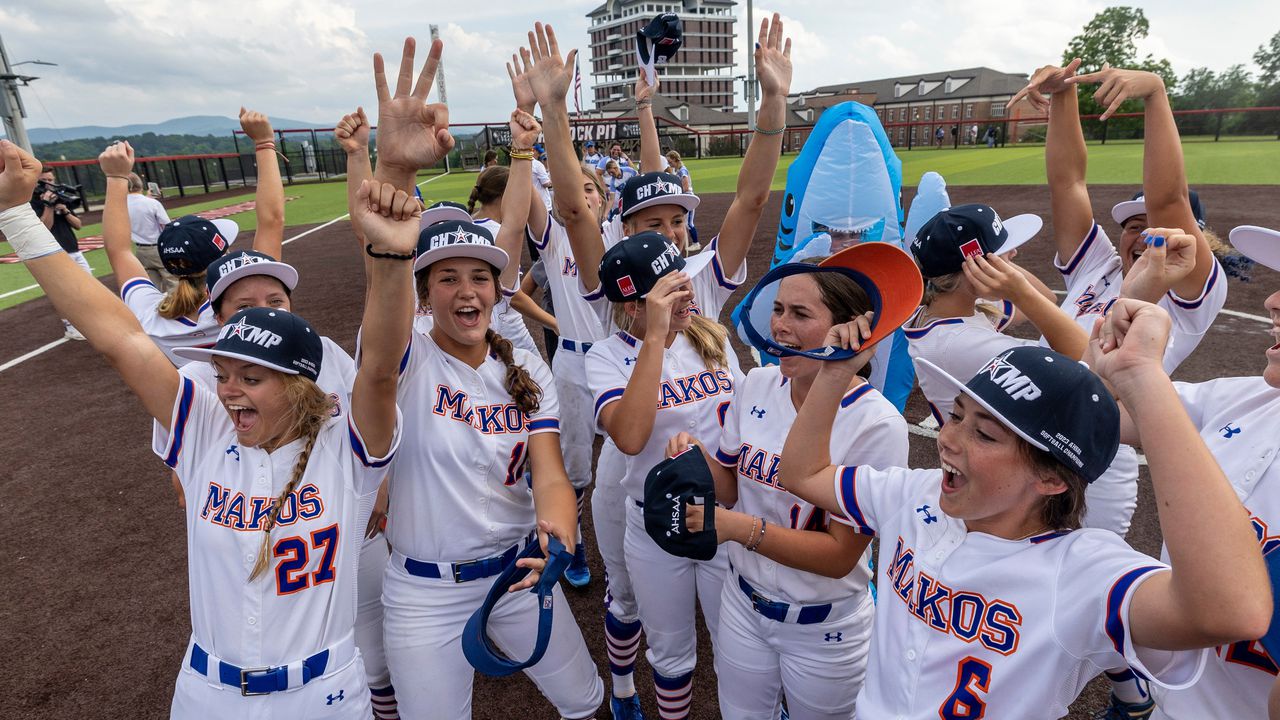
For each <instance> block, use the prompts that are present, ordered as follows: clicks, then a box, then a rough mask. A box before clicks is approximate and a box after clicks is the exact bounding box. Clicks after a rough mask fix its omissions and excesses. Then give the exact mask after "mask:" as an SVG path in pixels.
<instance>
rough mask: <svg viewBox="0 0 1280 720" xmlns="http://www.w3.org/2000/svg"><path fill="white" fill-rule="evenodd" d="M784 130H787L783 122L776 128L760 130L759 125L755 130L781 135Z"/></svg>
mask: <svg viewBox="0 0 1280 720" xmlns="http://www.w3.org/2000/svg"><path fill="white" fill-rule="evenodd" d="M786 131H787V126H786V125H785V124H784V125H783V126H782V127H780V128H778V129H777V130H761V129H760V128H759V127H757V128H756V132H757V133H760V134H761V135H781V134H782V133H784V132H786Z"/></svg>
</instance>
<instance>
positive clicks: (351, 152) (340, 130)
mask: <svg viewBox="0 0 1280 720" xmlns="http://www.w3.org/2000/svg"><path fill="white" fill-rule="evenodd" d="M369 129H370V128H369V118H368V116H366V115H365V114H364V108H363V107H357V108H356V111H355V112H353V113H348V114H346V115H343V116H342V119H341V120H339V121H338V124H337V125H336V126H334V128H333V137H334V139H335V140H337V141H338V145H339V146H340V147H341V148H342V151H343V152H344V153H346V155H347V214H348V215H349V216H350V217H351V233H352V234H353V235H354V236H355V239H356V247H358V248H359V249H360V256H361V257H363V258H364V277H365V291H366V293H367V292H368V288H369V276H370V274H371V273H372V268H371V267H370V266H371V265H372V263H373V258H371V257H369V256H368V255H367V254H366V253H365V252H364V246H365V243H366V242H368V241H367V240H366V239H365V236H364V230H363V229H362V228H361V227H360V221H359V220H358V219H357V218H358V217H359V210H358V208H356V203H357V202H358V200H357V199H356V195H357V194H358V193H359V192H360V186H361V185H363V184H364V181H365V180H372V179H373V165H371V164H370V162H369ZM365 300H366V302H367V301H368V298H365Z"/></svg>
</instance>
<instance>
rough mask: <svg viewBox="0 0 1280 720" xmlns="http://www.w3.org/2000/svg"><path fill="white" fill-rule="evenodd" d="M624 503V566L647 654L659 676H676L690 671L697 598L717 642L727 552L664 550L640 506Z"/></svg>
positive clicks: (695, 645)
mask: <svg viewBox="0 0 1280 720" xmlns="http://www.w3.org/2000/svg"><path fill="white" fill-rule="evenodd" d="M626 507H627V536H626V555H627V568H628V569H629V570H630V571H631V580H632V582H633V583H634V587H635V593H636V604H637V607H638V608H639V610H640V623H641V624H642V625H643V626H644V636H645V641H646V642H647V643H648V645H649V648H648V650H646V651H645V657H647V658H648V659H649V665H651V666H652V667H653V669H654V670H655V671H656V672H658V673H659V674H660V675H664V676H666V677H678V676H680V675H684V674H685V673H688V672H692V671H693V667H694V665H695V664H696V662H697V658H698V636H697V629H696V624H695V616H696V607H695V603H696V604H697V605H701V606H702V617H703V619H704V620H706V623H707V630H708V631H710V633H711V638H712V641H713V645H712V647H713V648H714V647H715V645H714V640H715V638H716V635H717V628H718V627H719V621H720V597H721V590H722V589H723V587H724V583H725V578H726V577H727V576H728V574H729V559H728V556H729V554H728V553H726V552H717V553H716V556H715V557H714V558H712V559H710V560H706V561H701V560H690V559H688V558H682V557H676V556H675V555H668V554H667V553H666V551H664V550H663V549H662V548H660V547H658V544H657V543H655V542H654V541H653V539H652V538H650V537H649V534H648V533H646V532H645V530H644V511H643V510H641V509H640V507H639V506H637V505H636V503H635V501H634V500H628V501H627V502H626Z"/></svg>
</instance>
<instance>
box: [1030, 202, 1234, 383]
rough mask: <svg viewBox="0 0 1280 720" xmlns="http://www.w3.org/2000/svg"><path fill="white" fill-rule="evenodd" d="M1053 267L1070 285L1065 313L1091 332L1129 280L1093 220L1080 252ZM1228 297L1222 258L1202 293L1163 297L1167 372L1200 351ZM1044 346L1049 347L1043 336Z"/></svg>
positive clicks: (1058, 259) (1210, 274)
mask: <svg viewBox="0 0 1280 720" xmlns="http://www.w3.org/2000/svg"><path fill="white" fill-rule="evenodd" d="M1053 265H1054V267H1056V268H1057V269H1058V272H1060V273H1062V277H1063V280H1065V281H1066V283H1067V295H1066V297H1065V298H1064V299H1063V301H1062V309H1063V311H1064V312H1066V313H1067V315H1069V316H1071V317H1073V318H1075V319H1076V322H1078V323H1080V325H1081V327H1083V328H1084V329H1085V330H1086V331H1092V330H1093V323H1094V321H1095V320H1097V319H1098V318H1099V317H1100V316H1102V315H1105V314H1106V312H1107V311H1108V310H1110V309H1111V305H1112V304H1113V303H1115V300H1116V298H1117V297H1119V296H1120V283H1121V282H1122V281H1123V280H1124V277H1123V275H1122V274H1121V268H1122V264H1121V261H1120V254H1119V253H1118V252H1116V248H1115V246H1114V245H1112V244H1111V239H1110V238H1108V237H1107V233H1106V232H1105V231H1104V230H1103V229H1102V226H1101V225H1098V224H1097V223H1094V224H1093V229H1091V230H1090V231H1089V234H1088V235H1086V236H1085V238H1084V241H1082V242H1081V243H1080V247H1078V248H1076V252H1075V254H1074V255H1072V256H1071V257H1070V258H1068V259H1067V261H1066V262H1062V261H1061V259H1060V258H1057V257H1055V258H1054V260H1053ZM1226 301H1227V278H1226V275H1225V273H1223V270H1222V266H1221V265H1219V264H1218V261H1217V260H1214V261H1213V270H1212V271H1211V272H1210V273H1209V279H1208V280H1206V281H1205V283H1204V289H1203V290H1201V291H1200V295H1199V297H1196V298H1193V299H1190V300H1187V299H1184V298H1180V297H1178V296H1177V295H1175V294H1174V293H1173V291H1172V290H1170V291H1169V292H1167V293H1165V295H1164V297H1162V298H1160V302H1159V303H1157V304H1158V305H1159V306H1160V307H1162V308H1164V309H1165V310H1166V311H1167V312H1168V313H1169V317H1171V318H1173V327H1172V328H1171V329H1170V331H1169V346H1168V347H1167V348H1166V349H1165V353H1164V369H1165V372H1167V373H1172V372H1173V371H1174V370H1176V369H1177V368H1178V366H1179V365H1181V364H1182V361H1183V360H1186V359H1187V356H1188V355H1190V354H1191V353H1192V351H1194V350H1195V349H1196V346H1197V345H1199V344H1200V339H1201V338H1203V337H1204V334H1205V332H1206V331H1208V329H1209V326H1210V325H1212V324H1213V320H1214V318H1216V317H1217V316H1218V311H1220V310H1222V306H1223V304H1224V303H1226ZM1041 345H1044V346H1046V347H1047V346H1048V345H1047V343H1045V342H1044V340H1043V339H1041Z"/></svg>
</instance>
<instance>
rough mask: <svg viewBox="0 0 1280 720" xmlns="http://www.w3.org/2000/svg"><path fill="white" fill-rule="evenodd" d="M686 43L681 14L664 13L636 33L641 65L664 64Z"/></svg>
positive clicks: (637, 50)
mask: <svg viewBox="0 0 1280 720" xmlns="http://www.w3.org/2000/svg"><path fill="white" fill-rule="evenodd" d="M682 44H684V28H683V26H682V24H681V22H680V16H679V15H677V14H675V13H662V14H661V15H659V16H657V17H655V18H654V19H652V20H650V21H649V24H648V25H645V26H644V28H643V29H641V30H640V31H639V32H637V33H636V56H637V57H638V58H639V60H640V64H641V65H645V66H649V67H652V66H654V65H662V64H664V63H666V62H668V61H669V60H671V58H673V57H675V54H676V52H677V51H679V50H680V46H681V45H682Z"/></svg>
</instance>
